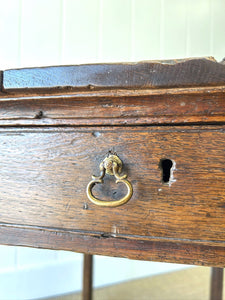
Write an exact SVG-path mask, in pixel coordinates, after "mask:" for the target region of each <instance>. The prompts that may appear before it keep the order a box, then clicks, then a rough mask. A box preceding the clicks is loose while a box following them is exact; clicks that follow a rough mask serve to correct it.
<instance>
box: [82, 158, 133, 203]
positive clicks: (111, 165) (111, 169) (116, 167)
mask: <svg viewBox="0 0 225 300" xmlns="http://www.w3.org/2000/svg"><path fill="white" fill-rule="evenodd" d="M99 169H100V176H94V175H93V176H92V180H91V181H90V182H89V183H88V185H87V196H88V199H89V200H90V201H91V202H93V203H94V204H96V205H99V206H108V207H116V206H120V205H123V204H125V203H127V202H128V201H129V200H130V198H131V197H132V194H133V187H132V185H131V183H130V182H129V181H128V180H127V179H125V178H127V175H122V176H120V175H119V173H120V172H121V170H122V161H121V160H120V158H119V157H118V156H117V155H114V154H110V155H109V156H107V157H106V158H105V159H104V160H103V161H102V162H101V163H100V166H99ZM105 174H109V175H114V176H115V178H116V183H119V182H121V183H124V184H125V185H126V187H127V194H126V196H124V197H123V198H122V199H120V200H115V201H105V200H100V199H97V198H95V197H94V196H93V194H92V188H93V186H94V185H95V184H97V183H103V177H104V176H105Z"/></svg>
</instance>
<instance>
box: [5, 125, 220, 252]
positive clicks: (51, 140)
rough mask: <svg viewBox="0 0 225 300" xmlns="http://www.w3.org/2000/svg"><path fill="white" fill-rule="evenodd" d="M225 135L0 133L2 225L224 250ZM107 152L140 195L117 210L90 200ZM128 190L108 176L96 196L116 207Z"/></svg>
mask: <svg viewBox="0 0 225 300" xmlns="http://www.w3.org/2000/svg"><path fill="white" fill-rule="evenodd" d="M224 130H225V127H224V126H186V127H184V126H180V127H179V126H178V127H170V126H169V127H166V126H165V127H145V128H143V127H132V128H129V129H128V128H127V127H99V128H98V127H94V128H77V129H74V128H45V129H39V128H36V129H35V128H30V129H29V128H27V129H22V128H21V129H16V128H11V129H1V130H0V169H1V173H0V182H1V185H0V200H1V205H2V207H4V210H2V212H1V222H2V223H13V224H19V225H29V226H32V225H33V226H40V227H46V228H62V229H66V230H75V231H82V232H86V234H87V235H88V234H89V233H91V234H100V235H101V233H106V234H107V235H109V236H110V235H115V236H118V237H120V236H121V237H127V236H129V237H131V238H137V239H138V238H140V239H148V240H157V239H158V240H167V241H171V242H177V241H186V240H188V241H193V242H196V241H197V242H201V243H205V244H211V245H221V246H223V245H225V222H224V211H225V201H224V195H225V186H224V160H225V151H224V148H225V131H224ZM109 150H114V151H116V152H117V154H118V155H119V157H120V158H121V159H122V160H123V162H124V172H125V173H127V174H128V176H129V180H130V181H131V183H132V184H133V188H134V194H133V197H132V199H131V200H130V201H129V202H128V203H127V204H126V205H123V206H121V207H117V208H103V207H99V206H96V205H94V204H93V203H91V202H89V201H88V199H87V197H86V192H85V190H86V186H87V184H88V182H89V181H90V180H91V176H92V175H93V174H95V175H98V174H99V164H100V162H101V161H102V160H103V159H104V158H105V156H106V154H107V153H108V151H109ZM164 158H167V159H170V160H172V161H173V166H174V171H173V175H172V174H171V180H170V183H169V184H164V183H163V182H162V171H161V170H160V167H159V165H160V161H161V159H164ZM109 177H110V178H109ZM9 187H13V188H12V189H9ZM123 188H124V186H123V185H121V186H116V185H115V184H114V180H113V177H111V176H106V178H105V184H104V185H98V186H96V187H95V188H94V193H95V195H97V196H98V197H100V198H104V199H108V200H110V199H113V200H115V199H120V198H121V197H122V196H123V195H124V194H125V192H126V191H125V190H124V189H123ZM121 215H122V216H123V218H121ZM112 254H113V252H112Z"/></svg>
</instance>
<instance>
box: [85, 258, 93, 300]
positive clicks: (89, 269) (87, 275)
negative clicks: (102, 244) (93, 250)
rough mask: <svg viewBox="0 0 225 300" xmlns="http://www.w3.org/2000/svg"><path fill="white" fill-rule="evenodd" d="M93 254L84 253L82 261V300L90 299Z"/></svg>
mask: <svg viewBox="0 0 225 300" xmlns="http://www.w3.org/2000/svg"><path fill="white" fill-rule="evenodd" d="M92 272H93V255H89V254H84V261H83V300H92Z"/></svg>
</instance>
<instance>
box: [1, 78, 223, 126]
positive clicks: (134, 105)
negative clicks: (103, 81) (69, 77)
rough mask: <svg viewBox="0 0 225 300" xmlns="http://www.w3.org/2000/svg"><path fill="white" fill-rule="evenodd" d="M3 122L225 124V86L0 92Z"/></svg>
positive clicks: (33, 123)
mask: <svg viewBox="0 0 225 300" xmlns="http://www.w3.org/2000/svg"><path fill="white" fill-rule="evenodd" d="M0 102H1V106H0V125H3V126H7V125H8V126H12V125H16V126H18V125H20V126H23V125H33V126H46V125H47V126H48V125H51V126H53V125H54V126H59V125H79V126H82V125H126V124H129V125H141V124H177V123H212V122H214V123H219V122H225V84H224V87H205V88H202V87H201V88H186V89H170V90H169V89H166V90H165V89H161V90H160V89H156V90H144V91H143V90H135V91H132V92H131V91H127V90H126V91H121V90H120V91H112V90H110V91H99V92H91V93H78V94H70V93H68V94H66V93H63V94H57V93H53V92H51V93H48V94H46V93H45V94H43V93H42V94H41V92H40V94H34V95H32V96H30V95H29V96H28V95H25V94H22V95H17V94H16V95H8V94H6V95H2V96H0Z"/></svg>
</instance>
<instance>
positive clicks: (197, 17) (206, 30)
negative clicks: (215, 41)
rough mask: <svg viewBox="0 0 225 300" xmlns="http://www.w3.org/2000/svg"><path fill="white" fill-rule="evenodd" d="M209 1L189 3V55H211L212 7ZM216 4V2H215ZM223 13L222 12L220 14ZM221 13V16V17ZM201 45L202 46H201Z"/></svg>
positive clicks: (201, 0)
mask: <svg viewBox="0 0 225 300" xmlns="http://www.w3.org/2000/svg"><path fill="white" fill-rule="evenodd" d="M210 2H211V1H209V0H198V1H187V6H188V16H187V17H188V19H187V55H188V56H193V55H194V56H199V57H200V56H202V55H205V54H206V53H210V42H211V41H210V40H211V38H212V36H211V29H210V24H211V7H210ZM213 2H214V1H213ZM220 13H221V12H220ZM220 13H219V15H220ZM199 45H201V46H199Z"/></svg>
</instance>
